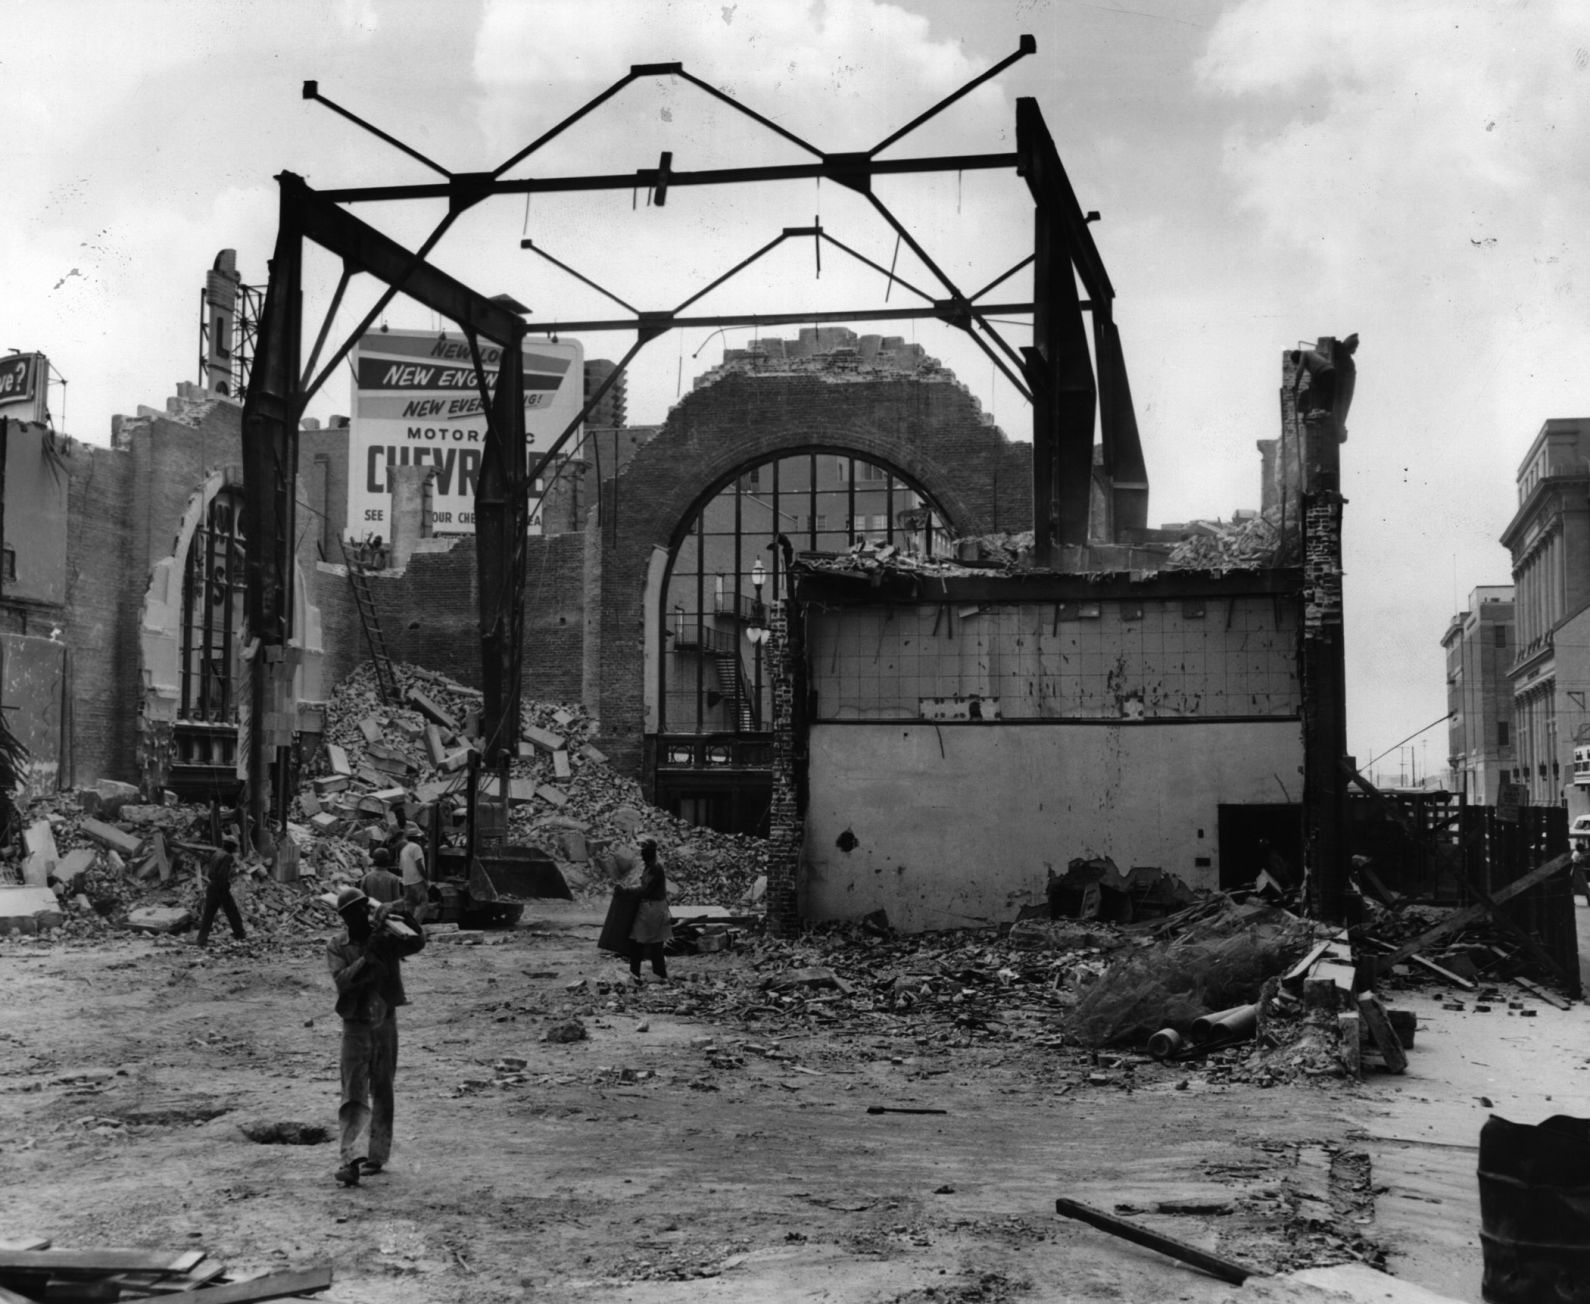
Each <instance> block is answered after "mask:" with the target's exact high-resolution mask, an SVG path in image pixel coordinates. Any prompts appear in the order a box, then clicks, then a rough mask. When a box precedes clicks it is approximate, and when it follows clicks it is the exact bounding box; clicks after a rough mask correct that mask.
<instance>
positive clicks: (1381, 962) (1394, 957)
mask: <svg viewBox="0 0 1590 1304" xmlns="http://www.w3.org/2000/svg"><path fill="white" fill-rule="evenodd" d="M1570 860H1571V858H1570V857H1569V855H1568V854H1567V853H1566V852H1564V853H1563V854H1562V855H1560V856H1553V857H1552V858H1551V859H1550V860H1548V861H1547V862H1546V863H1545V864H1544V865H1541V866H1539V867H1538V868H1536V869H1532V870H1530V871H1529V873H1527V874H1525V875H1524V876H1523V878H1516V879H1514V880H1513V881H1512V882H1511V883H1508V884H1507V885H1506V886H1505V887H1500V888H1498V889H1497V890H1496V891H1495V892H1493V893H1491V898H1490V902H1489V904H1486V903H1483V902H1482V903H1481V904H1479V905H1473V906H1465V907H1464V908H1463V909H1461V910H1454V911H1453V912H1452V913H1451V914H1450V915H1448V916H1447V917H1446V918H1445V919H1443V920H1442V921H1441V922H1440V923H1439V924H1437V925H1435V927H1434V928H1427V929H1425V931H1424V932H1422V933H1420V934H1419V936H1418V937H1415V938H1414V939H1413V940H1412V941H1409V942H1404V943H1403V944H1402V945H1401V946H1399V947H1398V948H1397V949H1396V950H1395V951H1393V952H1392V953H1391V954H1390V955H1385V956H1381V957H1380V958H1379V959H1378V960H1376V961H1375V968H1376V970H1377V971H1378V972H1380V973H1385V972H1386V970H1388V969H1390V968H1391V966H1392V965H1394V964H1401V963H1402V962H1403V961H1404V960H1406V959H1407V958H1408V957H1409V956H1410V955H1412V954H1413V953H1414V952H1415V951H1425V950H1428V949H1429V946H1430V944H1431V943H1432V942H1437V941H1440V939H1441V938H1443V937H1446V936H1447V935H1448V934H1450V933H1455V932H1458V931H1459V930H1460V929H1464V928H1467V927H1468V926H1469V925H1470V924H1472V923H1473V922H1474V921H1475V920H1477V919H1483V918H1485V916H1486V915H1488V914H1489V913H1490V912H1491V910H1492V909H1493V908H1494V907H1496V906H1499V905H1501V904H1502V902H1504V901H1511V900H1512V899H1513V898H1514V897H1515V896H1519V895H1521V894H1522V893H1524V892H1527V891H1529V889H1530V888H1532V887H1534V886H1535V885H1536V884H1537V883H1544V882H1545V881H1546V880H1547V879H1548V878H1550V877H1551V876H1552V875H1553V874H1560V873H1561V872H1562V871H1563V870H1565V869H1567V868H1568V865H1569V863H1570Z"/></svg>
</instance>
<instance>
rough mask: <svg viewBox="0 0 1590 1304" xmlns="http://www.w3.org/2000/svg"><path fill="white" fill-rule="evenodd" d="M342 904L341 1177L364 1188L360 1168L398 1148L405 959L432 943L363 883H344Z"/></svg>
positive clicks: (329, 957)
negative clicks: (395, 1113) (395, 1124)
mask: <svg viewBox="0 0 1590 1304" xmlns="http://www.w3.org/2000/svg"><path fill="white" fill-rule="evenodd" d="M335 904H336V909H337V913H338V914H339V915H340V916H341V917H342V922H343V924H344V926H345V927H346V928H347V930H348V931H347V936H346V937H345V938H333V939H332V940H330V941H329V942H327V943H326V963H327V965H328V966H329V968H330V969H331V977H332V981H333V982H335V983H336V985H337V1013H338V1014H339V1015H340V1016H341V1018H342V1105H341V1107H340V1108H339V1109H338V1111H337V1122H338V1125H339V1130H340V1133H341V1152H340V1159H341V1167H339V1168H338V1169H337V1172H336V1178H337V1181H339V1182H341V1183H342V1184H343V1185H344V1186H357V1185H358V1184H359V1177H360V1175H361V1173H364V1174H369V1173H379V1172H380V1171H381V1170H382V1169H383V1168H385V1167H386V1164H387V1160H388V1158H389V1157H390V1156H391V1153H392V1104H393V1084H394V1080H395V1079H396V1077H397V1057H398V1031H397V1007H398V1006H400V1005H407V1004H408V997H407V996H406V995H405V994H404V991H403V969H402V962H403V957H404V956H406V955H413V954H414V953H415V952H416V951H418V950H419V949H420V948H421V947H423V946H424V945H425V931H424V929H422V928H421V927H420V925H419V922H418V921H417V920H416V919H415V918H414V917H413V916H412V915H409V914H406V913H404V912H403V911H401V910H400V909H399V908H398V907H397V905H396V904H395V903H393V902H384V903H383V904H381V905H376V904H375V903H374V902H373V901H371V900H370V898H369V897H368V896H367V895H366V894H365V893H364V892H362V891H361V890H360V889H359V888H356V887H345V888H343V889H342V891H341V892H339V893H338V894H337V896H336V898H335ZM366 1127H368V1129H369V1139H368V1145H366V1144H365V1135H364V1134H365V1129H366ZM361 1152H362V1153H361Z"/></svg>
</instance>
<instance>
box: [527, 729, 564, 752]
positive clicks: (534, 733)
mask: <svg viewBox="0 0 1590 1304" xmlns="http://www.w3.org/2000/svg"><path fill="white" fill-rule="evenodd" d="M522 732H523V734H524V740H525V741H526V742H528V743H531V744H533V745H534V746H536V747H539V748H540V749H541V750H542V751H544V752H561V751H562V750H563V748H564V745H565V744H564V739H563V738H562V736H561V735H559V734H555V733H553V732H552V731H551V730H549V729H537V728H536V727H535V725H533V724H527V725H525V727H524V729H523V731H522Z"/></svg>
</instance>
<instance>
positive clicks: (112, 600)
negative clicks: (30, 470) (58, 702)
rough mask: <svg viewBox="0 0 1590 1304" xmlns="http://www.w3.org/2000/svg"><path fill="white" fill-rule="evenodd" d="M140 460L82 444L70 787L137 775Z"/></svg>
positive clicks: (74, 542) (71, 600) (73, 571)
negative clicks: (134, 557) (131, 539)
mask: <svg viewBox="0 0 1590 1304" xmlns="http://www.w3.org/2000/svg"><path fill="white" fill-rule="evenodd" d="M133 469H134V468H133V459H132V457H131V456H130V455H129V454H128V453H125V452H121V451H118V450H113V449H106V448H91V447H88V446H86V445H79V446H78V447H77V448H76V449H75V450H74V456H73V458H72V482H71V488H70V491H69V496H68V503H67V511H68V513H69V516H70V519H71V522H72V528H71V530H70V532H69V534H68V536H67V563H66V602H67V615H66V634H65V637H66V644H67V646H68V648H69V649H70V652H69V653H68V661H67V683H68V692H67V738H68V740H69V742H68V747H67V755H66V756H65V757H64V758H63V762H64V763H63V765H62V770H61V776H62V780H63V782H65V783H79V782H89V781H91V780H93V779H95V778H97V777H99V776H101V775H104V776H109V777H112V778H125V777H130V775H131V773H132V771H133V769H134V759H133V758H134V750H135V743H136V720H135V715H136V713H135V710H134V707H135V704H136V703H137V701H138V637H137V623H136V621H137V606H138V603H139V602H140V601H141V600H142V598H143V593H142V591H141V590H140V591H139V592H138V593H137V594H136V595H135V594H134V593H133V591H132V590H133V588H134V580H133V572H134V568H133V566H132V565H131V557H130V556H129V549H128V547H127V539H128V536H129V534H130V533H131V521H132V511H133V502H132V489H131V485H132V479H133V476H132V473H133Z"/></svg>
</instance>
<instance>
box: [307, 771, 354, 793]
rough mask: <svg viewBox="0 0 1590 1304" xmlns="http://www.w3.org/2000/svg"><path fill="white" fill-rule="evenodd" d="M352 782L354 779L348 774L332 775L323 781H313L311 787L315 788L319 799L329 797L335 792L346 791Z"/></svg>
mask: <svg viewBox="0 0 1590 1304" xmlns="http://www.w3.org/2000/svg"><path fill="white" fill-rule="evenodd" d="M352 782H353V780H352V778H351V777H350V776H348V775H346V774H332V775H328V776H326V777H325V778H323V779H315V780H313V781H312V783H311V785H310V786H311V787H313V788H314V790H315V795H316V796H317V797H329V796H331V794H332V793H334V792H342V791H344V790H345V789H346V788H347V786H348V785H349V784H350V783H352Z"/></svg>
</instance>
